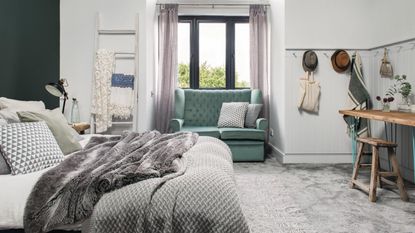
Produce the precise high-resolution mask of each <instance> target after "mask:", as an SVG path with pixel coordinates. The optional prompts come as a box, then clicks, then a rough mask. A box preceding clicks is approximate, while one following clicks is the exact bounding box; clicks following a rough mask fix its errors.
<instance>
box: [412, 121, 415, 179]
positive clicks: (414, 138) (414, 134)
mask: <svg viewBox="0 0 415 233" xmlns="http://www.w3.org/2000/svg"><path fill="white" fill-rule="evenodd" d="M412 160H413V162H414V164H413V165H414V166H413V169H414V182H415V127H412Z"/></svg>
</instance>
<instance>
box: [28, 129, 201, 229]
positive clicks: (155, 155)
mask: <svg viewBox="0 0 415 233" xmlns="http://www.w3.org/2000/svg"><path fill="white" fill-rule="evenodd" d="M197 139H198V135H197V134H194V133H184V132H178V133H174V134H160V133H159V132H157V131H151V132H145V133H141V134H140V133H133V132H130V133H125V134H124V135H122V136H121V137H112V138H104V137H95V138H91V140H90V142H89V143H88V145H87V146H86V147H85V148H84V149H83V150H82V151H80V152H77V153H75V154H72V155H70V157H68V158H66V159H65V160H64V161H63V162H62V163H61V164H59V165H58V166H56V167H54V168H52V169H51V170H49V171H47V172H46V173H45V174H43V176H42V177H41V178H40V179H39V181H38V182H37V183H36V185H35V187H34V188H33V190H32V193H31V194H30V196H29V198H28V201H27V204H26V208H25V214H24V228H25V232H26V233H40V232H47V231H50V230H52V229H55V228H57V227H59V226H63V225H70V224H74V223H79V222H83V221H84V220H85V219H87V218H88V217H90V216H91V214H92V212H93V210H94V206H95V204H96V203H97V202H98V201H99V200H100V198H101V197H102V196H103V195H104V194H105V193H109V192H111V191H114V190H117V189H120V188H122V187H125V186H128V185H130V184H133V183H137V182H139V181H144V180H148V179H150V178H160V179H161V180H163V181H166V180H168V179H172V178H175V177H178V176H180V175H182V174H183V173H184V170H185V168H186V165H185V162H186V160H185V159H180V158H181V157H182V155H183V153H185V152H186V151H187V150H189V149H190V148H191V147H192V146H193V145H194V144H195V143H196V141H197ZM153 191H155V190H153Z"/></svg>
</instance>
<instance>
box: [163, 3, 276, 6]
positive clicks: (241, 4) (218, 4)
mask: <svg viewBox="0 0 415 233" xmlns="http://www.w3.org/2000/svg"><path fill="white" fill-rule="evenodd" d="M165 4H177V5H179V6H212V7H214V6H250V5H261V6H271V5H270V4H249V3H156V5H157V6H161V5H165Z"/></svg>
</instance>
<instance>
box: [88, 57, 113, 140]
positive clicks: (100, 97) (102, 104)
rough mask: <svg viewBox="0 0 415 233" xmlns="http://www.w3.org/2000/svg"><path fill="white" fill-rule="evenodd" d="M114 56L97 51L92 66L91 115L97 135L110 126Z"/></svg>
mask: <svg viewBox="0 0 415 233" xmlns="http://www.w3.org/2000/svg"><path fill="white" fill-rule="evenodd" d="M114 67H115V54H114V52H112V51H108V50H106V49H98V50H97V53H96V59H95V65H94V81H93V82H94V89H93V95H92V106H91V113H92V114H94V115H95V127H96V132H97V133H102V132H105V131H107V130H108V128H109V127H111V126H112V116H111V104H110V98H111V76H112V73H114Z"/></svg>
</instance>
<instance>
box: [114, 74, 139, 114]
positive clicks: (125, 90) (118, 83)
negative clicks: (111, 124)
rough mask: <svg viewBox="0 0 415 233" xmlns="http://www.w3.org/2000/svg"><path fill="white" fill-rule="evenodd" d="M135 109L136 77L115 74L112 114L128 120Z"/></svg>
mask: <svg viewBox="0 0 415 233" xmlns="http://www.w3.org/2000/svg"><path fill="white" fill-rule="evenodd" d="M133 108H134V75H126V74H113V75H112V78H111V113H112V116H113V117H116V118H120V119H128V118H129V117H130V116H131V114H132V111H133Z"/></svg>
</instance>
